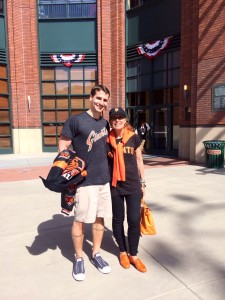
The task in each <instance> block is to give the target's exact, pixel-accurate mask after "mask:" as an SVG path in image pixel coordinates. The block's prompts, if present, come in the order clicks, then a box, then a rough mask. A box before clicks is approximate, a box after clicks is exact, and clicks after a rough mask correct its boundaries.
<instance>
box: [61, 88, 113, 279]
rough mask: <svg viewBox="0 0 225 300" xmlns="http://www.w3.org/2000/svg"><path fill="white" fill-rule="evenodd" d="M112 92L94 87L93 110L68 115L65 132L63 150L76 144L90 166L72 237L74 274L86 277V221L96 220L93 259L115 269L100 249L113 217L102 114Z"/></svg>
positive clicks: (81, 187)
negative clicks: (84, 250) (106, 218)
mask: <svg viewBox="0 0 225 300" xmlns="http://www.w3.org/2000/svg"><path fill="white" fill-rule="evenodd" d="M109 97H110V92H109V90H108V88H107V87H106V86H104V85H97V86H95V87H93V88H92V90H91V94H90V102H91V105H90V109H89V110H88V111H87V112H83V113H81V114H79V115H75V116H71V117H70V118H68V120H67V121H66V123H65V124H64V127H63V129H62V132H61V136H60V141H59V151H62V150H64V149H68V148H69V147H70V145H71V144H72V146H73V149H74V150H75V151H76V153H77V156H79V157H80V158H81V159H83V160H84V161H85V162H86V165H87V169H86V170H87V174H88V175H87V176H86V177H85V179H84V180H83V182H82V183H81V184H79V186H78V188H77V192H76V205H75V216H74V222H73V225H72V240H73V244H74V249H75V261H74V265H73V277H74V278H75V279H76V280H78V281H81V280H84V278H85V269H84V260H83V240H84V223H92V236H93V249H92V257H91V262H92V263H93V264H94V265H95V266H96V268H97V269H98V270H99V271H100V272H102V273H104V274H107V273H109V272H110V271H111V269H110V267H109V265H108V263H107V262H106V261H104V260H103V258H102V257H101V255H100V253H99V251H100V247H101V242H102V238H103V233H104V218H105V217H111V215H112V214H111V210H112V209H111V195H110V187H109V181H110V175H109V168H108V160H107V151H106V139H107V136H108V130H109V125H108V122H107V121H106V120H105V119H104V118H103V117H102V113H103V111H104V110H105V109H106V107H107V105H108V101H109Z"/></svg>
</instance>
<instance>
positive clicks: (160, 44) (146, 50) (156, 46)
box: [137, 36, 172, 59]
mask: <svg viewBox="0 0 225 300" xmlns="http://www.w3.org/2000/svg"><path fill="white" fill-rule="evenodd" d="M171 38H172V36H170V37H167V38H164V39H161V40H158V41H155V42H148V43H146V44H142V45H140V46H138V47H137V52H138V53H139V54H142V55H144V56H146V57H147V58H149V59H152V58H154V57H155V56H157V55H159V53H160V52H161V51H162V50H163V49H165V48H166V47H167V46H168V45H169V42H170V40H171Z"/></svg>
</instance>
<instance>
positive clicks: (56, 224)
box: [26, 214, 118, 262]
mask: <svg viewBox="0 0 225 300" xmlns="http://www.w3.org/2000/svg"><path fill="white" fill-rule="evenodd" d="M73 219H74V218H73V217H65V216H63V215H60V214H55V215H53V216H52V219H50V220H47V221H45V222H42V223H41V224H40V225H39V226H38V228H37V231H38V235H36V236H35V238H34V241H33V243H32V245H31V246H26V248H27V250H28V252H29V253H30V254H31V255H40V254H42V253H44V252H46V251H48V250H49V249H51V250H56V249H57V248H58V249H60V251H61V253H62V255H63V256H64V257H65V258H66V259H68V260H70V261H71V262H73V261H74V250H73V244H72V239H71V226H72V222H73ZM101 249H102V250H104V251H107V252H109V253H111V254H113V255H116V256H117V255H118V248H117V246H116V244H115V242H114V239H113V234H112V231H111V230H110V229H108V228H107V227H105V233H104V237H103V241H102V246H101ZM83 251H84V253H85V254H86V255H87V256H88V257H91V252H92V224H85V235H84V246H83Z"/></svg>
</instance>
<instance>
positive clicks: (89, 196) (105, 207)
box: [74, 183, 112, 223]
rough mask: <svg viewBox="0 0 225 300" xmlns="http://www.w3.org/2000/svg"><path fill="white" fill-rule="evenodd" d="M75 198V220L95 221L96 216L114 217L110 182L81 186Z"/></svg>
mask: <svg viewBox="0 0 225 300" xmlns="http://www.w3.org/2000/svg"><path fill="white" fill-rule="evenodd" d="M75 198H76V200H75V209H74V214H75V216H74V221H78V222H83V223H94V222H95V220H96V217H100V218H108V217H112V204H111V194H110V186H109V183H107V184H103V185H90V186H83V187H79V188H78V189H77V191H76V195H75Z"/></svg>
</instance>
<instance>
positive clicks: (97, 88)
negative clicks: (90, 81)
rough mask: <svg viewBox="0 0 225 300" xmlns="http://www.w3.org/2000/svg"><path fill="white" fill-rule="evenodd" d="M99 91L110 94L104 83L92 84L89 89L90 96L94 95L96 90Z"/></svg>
mask: <svg viewBox="0 0 225 300" xmlns="http://www.w3.org/2000/svg"><path fill="white" fill-rule="evenodd" d="M100 91H103V92H105V93H106V94H107V95H109V96H110V91H109V89H108V88H107V87H106V86H105V85H104V84H98V85H96V86H94V87H93V88H92V89H91V96H92V97H94V95H95V94H96V92H100Z"/></svg>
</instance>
